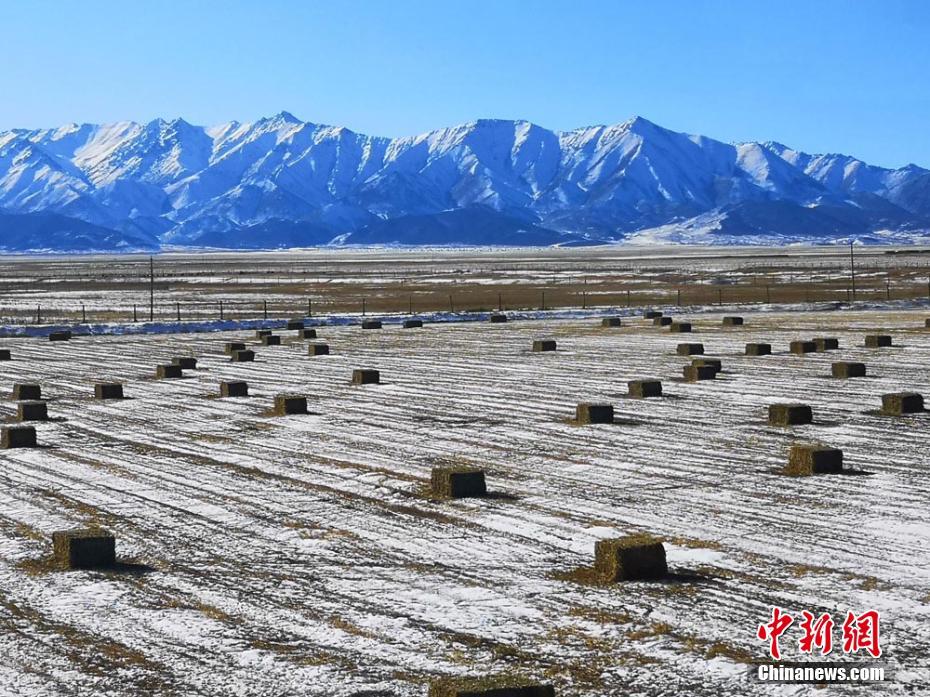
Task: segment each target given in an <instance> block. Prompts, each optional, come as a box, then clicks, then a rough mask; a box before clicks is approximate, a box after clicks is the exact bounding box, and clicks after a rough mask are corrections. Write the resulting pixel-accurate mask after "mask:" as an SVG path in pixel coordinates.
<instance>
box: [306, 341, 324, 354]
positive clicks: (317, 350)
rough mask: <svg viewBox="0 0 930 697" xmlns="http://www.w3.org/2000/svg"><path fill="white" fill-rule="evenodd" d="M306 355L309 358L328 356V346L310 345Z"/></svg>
mask: <svg viewBox="0 0 930 697" xmlns="http://www.w3.org/2000/svg"><path fill="white" fill-rule="evenodd" d="M307 353H309V354H310V355H311V356H328V355H329V344H310V346H309V347H307Z"/></svg>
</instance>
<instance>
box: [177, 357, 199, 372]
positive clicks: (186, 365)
mask: <svg viewBox="0 0 930 697" xmlns="http://www.w3.org/2000/svg"><path fill="white" fill-rule="evenodd" d="M171 362H172V363H173V364H174V365H177V366H181V370H196V369H197V359H196V358H193V357H191V356H179V357H177V358H172V359H171Z"/></svg>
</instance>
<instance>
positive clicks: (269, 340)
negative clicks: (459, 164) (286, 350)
mask: <svg viewBox="0 0 930 697" xmlns="http://www.w3.org/2000/svg"><path fill="white" fill-rule="evenodd" d="M280 345H281V337H280V336H278V335H277V334H266V335H265V336H263V337H262V346H280Z"/></svg>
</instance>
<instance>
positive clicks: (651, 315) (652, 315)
mask: <svg viewBox="0 0 930 697" xmlns="http://www.w3.org/2000/svg"><path fill="white" fill-rule="evenodd" d="M661 316H662V313H661V312H659V311H658V310H643V319H657V318H658V317H661Z"/></svg>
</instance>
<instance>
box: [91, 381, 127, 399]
mask: <svg viewBox="0 0 930 697" xmlns="http://www.w3.org/2000/svg"><path fill="white" fill-rule="evenodd" d="M122 398H123V385H122V383H119V382H98V383H97V384H96V385H94V399H122Z"/></svg>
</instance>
